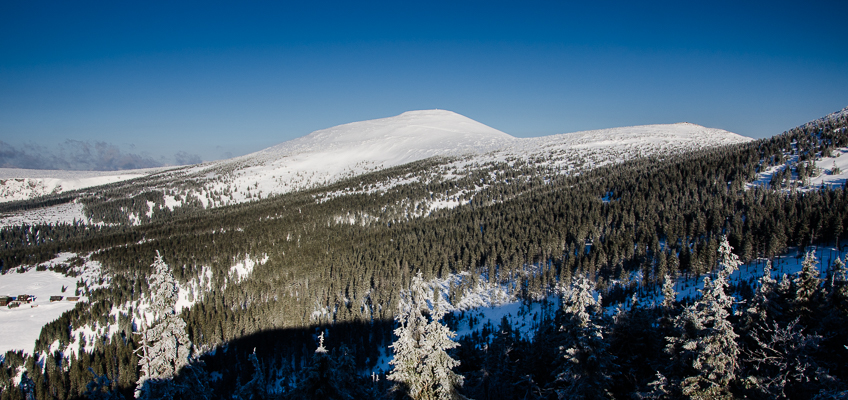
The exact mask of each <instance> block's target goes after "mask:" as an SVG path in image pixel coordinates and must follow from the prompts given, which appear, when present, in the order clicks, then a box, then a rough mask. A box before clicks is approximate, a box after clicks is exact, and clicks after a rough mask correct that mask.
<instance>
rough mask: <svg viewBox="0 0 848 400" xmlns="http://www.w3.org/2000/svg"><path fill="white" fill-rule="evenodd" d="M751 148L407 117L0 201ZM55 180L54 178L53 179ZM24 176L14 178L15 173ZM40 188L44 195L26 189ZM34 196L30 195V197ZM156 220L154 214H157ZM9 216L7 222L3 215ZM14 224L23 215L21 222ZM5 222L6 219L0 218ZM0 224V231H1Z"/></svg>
mask: <svg viewBox="0 0 848 400" xmlns="http://www.w3.org/2000/svg"><path fill="white" fill-rule="evenodd" d="M749 140H752V139H750V138H747V137H743V136H740V135H737V134H734V133H731V132H728V131H724V130H720V129H711V128H705V127H702V126H699V125H694V124H689V123H680V124H669V125H645V126H634V127H625V128H613V129H603V130H595V131H585V132H575V133H566V134H560V135H552V136H544V137H537V138H515V137H513V136H510V135H508V134H506V133H504V132H501V131H498V130H496V129H494V128H491V127H489V126H486V125H484V124H481V123H479V122H477V121H474V120H472V119H470V118H467V117H464V116H462V115H459V114H457V113H454V112H451V111H445V110H423V111H409V112H405V113H403V114H401V115H398V116H395V117H389V118H382V119H375V120H369V121H361V122H353V123H349V124H344V125H339V126H336V127H332V128H328V129H323V130H319V131H315V132H312V133H310V134H309V135H306V136H304V137H301V138H298V139H294V140H290V141H287V142H284V143H281V144H279V145H276V146H273V147H270V148H268V149H265V150H262V151H259V152H256V153H252V154H248V155H245V156H241V157H236V158H233V159H229V160H221V161H215V162H208V163H204V164H198V165H196V166H192V167H181V168H176V169H171V170H164V169H154V170H137V171H121V172H119V173H114V172H113V173H110V174H105V173H96V175H95V176H91V175H87V173H71V175H68V174H69V173H68V172H65V171H39V172H40V174H39V175H38V176H33V177H26V178H27V180H26V181H22V180H21V179H22V178H23V177H20V176H13V175H12V172H15V171H20V170H9V169H0V180H2V179H5V178H18V179H11V180H10V179H5V180H3V181H0V201H9V200H17V199H23V198H29V197H30V196H37V195H41V194H44V193H56V192H62V191H67V190H71V189H81V188H86V187H90V186H95V185H100V184H105V183H111V182H117V181H120V180H125V179H129V178H133V177H142V176H149V175H152V174H154V173H158V175H157V176H159V177H163V179H166V180H168V179H170V180H171V181H172V182H173V184H169V185H167V187H163V190H165V189H167V188H175V187H180V185H179V182H180V181H186V180H190V181H192V182H193V184H192V185H187V186H189V187H188V188H186V189H184V190H183V191H182V192H181V193H180V194H181V196H179V197H174V196H166V200H167V203H168V207H169V208H173V207H174V206H179V205H181V204H183V203H184V202H185V201H187V199H189V198H193V199H196V200H197V201H199V202H200V203H202V204H203V206H204V207H215V206H222V205H227V204H234V203H241V202H245V201H249V200H252V199H257V198H265V197H268V196H270V195H276V194H283V193H288V192H292V191H297V190H302V189H308V188H313V187H317V186H321V185H325V184H329V183H333V182H337V181H339V180H341V179H345V178H348V177H351V176H356V175H359V174H363V173H367V172H371V171H376V170H379V169H383V168H389V167H393V166H398V165H402V164H406V163H410V162H413V161H418V160H423V159H426V158H430V157H434V156H469V157H464V158H463V161H461V162H458V163H454V164H453V165H452V167H451V168H453V171H451V172H449V173H448V175H449V176H452V175H454V174H462V173H463V171H464V170H465V168H466V167H467V166H469V165H473V164H482V163H486V162H497V161H506V162H510V160H513V161H514V160H522V159H524V160H526V159H531V158H532V159H535V160H537V162H539V161H538V160H543V161H542V162H543V163H547V165H549V166H552V167H554V168H558V169H559V170H561V171H562V172H563V173H568V172H569V171H573V170H575V169H576V170H577V171H579V170H580V169H582V168H593V167H596V166H599V165H603V164H607V163H615V162H621V161H624V160H627V159H632V158H636V157H640V156H648V155H660V154H670V153H678V152H682V151H688V150H695V149H699V148H705V147H714V146H720V145H725V144H733V143H741V142H745V141H749ZM50 172H55V174H54V175H56V176H55V177H54V176H51V174H50ZM19 174H20V172H18V175H19ZM39 185H41V186H43V190H29V189H26V188H27V187H33V186H35V187H39ZM27 190H29V191H27ZM151 212H152V210H151ZM7 217H8V216H7ZM17 218H18V219H17V220H16V223H19V222H18V221H20V220H21V218H23V219H24V220H25V219H26V217H23V216H17ZM0 219H4V218H0ZM2 222H3V221H0V225H5V224H4V223H2Z"/></svg>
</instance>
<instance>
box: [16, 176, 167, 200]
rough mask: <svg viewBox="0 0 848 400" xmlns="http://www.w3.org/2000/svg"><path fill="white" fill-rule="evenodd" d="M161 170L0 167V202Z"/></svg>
mask: <svg viewBox="0 0 848 400" xmlns="http://www.w3.org/2000/svg"><path fill="white" fill-rule="evenodd" d="M164 169H166V168H147V169H137V170H127V171H58V170H37V169H20V168H0V203H2V202H7V201H14V200H26V199H30V198H33V197H38V196H43V195H46V194H52V193H61V192H67V191H70V190H77V189H84V188H89V187H93V186H100V185H106V184H109V183H115V182H121V181H125V180H129V179H134V178H139V177H142V176H145V175H149V174H151V173H154V172H159V171H162V170H164Z"/></svg>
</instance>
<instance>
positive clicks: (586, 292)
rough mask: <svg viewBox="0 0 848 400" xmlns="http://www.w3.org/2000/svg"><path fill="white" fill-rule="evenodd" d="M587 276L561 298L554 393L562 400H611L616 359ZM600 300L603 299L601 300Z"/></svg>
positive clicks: (580, 278)
mask: <svg viewBox="0 0 848 400" xmlns="http://www.w3.org/2000/svg"><path fill="white" fill-rule="evenodd" d="M594 289H595V285H594V282H592V281H590V280H589V279H588V278H586V277H585V276H578V277H575V278H574V279H573V280H572V283H571V286H570V287H568V288H566V289H565V291H564V294H563V298H562V315H561V321H562V324H561V325H560V333H561V338H562V340H561V342H560V345H559V351H560V358H559V359H558V361H557V362H556V364H555V365H554V368H555V369H556V370H555V372H556V380H555V381H554V382H553V383H552V389H554V391H555V392H556V394H557V396H558V397H559V398H560V399H563V398H567V399H602V398H611V397H612V394H611V393H610V388H611V386H612V383H613V376H612V374H613V371H615V370H616V368H615V363H614V361H615V356H613V355H612V354H611V353H610V351H609V343H608V341H607V340H605V338H604V336H605V334H606V328H605V326H606V325H607V322H606V321H602V319H603V318H604V317H603V310H602V309H601V307H600V301H596V300H595V298H594V296H593V294H592V292H593V291H594ZM599 300H600V299H599Z"/></svg>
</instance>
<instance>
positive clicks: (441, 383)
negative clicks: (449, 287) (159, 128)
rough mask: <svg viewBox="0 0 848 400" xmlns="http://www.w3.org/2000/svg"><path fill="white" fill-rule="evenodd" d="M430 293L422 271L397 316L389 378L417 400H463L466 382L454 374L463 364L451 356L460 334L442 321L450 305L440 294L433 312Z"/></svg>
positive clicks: (435, 299)
mask: <svg viewBox="0 0 848 400" xmlns="http://www.w3.org/2000/svg"><path fill="white" fill-rule="evenodd" d="M427 291H428V289H427V287H426V285H425V283H424V280H423V278H422V275H421V272H420V271H419V272H418V274H417V275H416V276H415V277H413V278H412V283H411V285H410V288H409V290H408V291H404V293H403V294H402V295H401V299H400V303H399V308H400V309H399V312H398V315H397V317H395V319H396V320H397V323H398V325H399V326H398V328H397V329H395V335H396V336H397V340H396V341H395V342H394V343H392V345H391V346H390V347H391V348H392V351H393V352H394V359H393V360H392V361H390V364H391V365H392V366H393V369H392V372H391V373H389V375H388V379H390V380H392V381H395V382H396V386H395V390H399V391H403V392H405V393H406V394H407V395H408V396H409V397H410V398H412V399H415V400H431V399H444V400H447V399H461V398H463V396H462V395H460V394H459V393H458V391H457V390H458V388H459V387H461V386H462V383H463V380H464V379H463V377H462V376H461V375H459V374H457V373H455V372H453V368H454V367H456V366H458V365H459V361H456V360H454V359H452V358H451V357H450V356H449V355H448V353H447V350H449V349H452V348H455V347H457V346H459V344H457V343H456V342H454V341H453V338H454V336H456V334H455V333H454V332H452V331H451V330H450V329H449V328H448V327H447V326H445V325H444V324H442V323H441V322H440V320H441V319H442V317H444V315H445V313H446V309H447V307H446V306H447V304H446V303H445V301H444V299H443V298H442V296H441V295H439V294H437V295H434V296H433V299H432V306H433V308H432V309H430V306H429V305H428V301H427V300H428V298H427V297H428V296H427V293H426V292H427Z"/></svg>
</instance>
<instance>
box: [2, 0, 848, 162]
mask: <svg viewBox="0 0 848 400" xmlns="http://www.w3.org/2000/svg"><path fill="white" fill-rule="evenodd" d="M587 3H591V4H587ZM845 15H848V2H845V1H830V2H815V1H808V2H785V3H784V2H779V1H771V2H754V1H752V2H739V1H733V2H721V1H709V2H706V1H675V2H632V1H596V2H568V1H560V2H528V1H524V2H520V3H519V2H498V1H452V2H440V1H427V2H417V1H393V2H322V1H311V2H298V3H294V2H263V1H249V2H217V1H203V2H189V1H180V2H174V1H169V2H159V1H145V2H124V1H108V2H105V1H104V2H87V1H81V2H67V1H63V2H43V1H37V0H36V1H19V2H15V1H6V0H4V1H0V142H2V143H0V147H5V148H0V164H2V161H3V160H2V157H3V154H4V152H5V154H6V155H7V158H6V160H7V162H6V164H7V166H10V165H11V164H10V163H14V162H12V161H8V160H11V159H17V160H18V161H16V162H18V163H19V164H21V163H22V161H20V160H22V159H25V158H24V157H17V158H14V157H11V158H10V157H9V156H8V154H9V153H14V154H19V155H27V156H32V157H30V158H26V159H28V160H30V162H29V164H27V165H26V166H32V165H37V164H44V165H47V164H50V162H49V160H48V159H46V158H44V157H41V158H39V156H38V154H50V155H51V157H53V158H51V160H54V161H55V160H58V159H62V160H68V159H72V158H73V159H79V158H81V157H83V156H85V155H86V154H92V156H91V157H101V156H103V154H112V155H113V156H114V154H116V153H117V154H119V155H120V156H121V157H118V158H116V159H117V160H129V161H126V162H124V163H123V164H120V163H116V164H114V165H113V167H115V168H120V167H127V166H145V165H147V164H145V163H148V164H150V163H154V164H155V163H160V164H161V163H168V164H173V163H176V162H190V161H197V160H199V159H203V160H212V159H218V158H224V157H230V156H235V155H241V154H246V153H249V152H252V151H257V150H260V149H262V148H265V147H268V146H272V145H274V144H277V143H280V142H283V141H285V140H289V139H293V138H295V137H299V136H303V135H306V134H308V133H309V132H312V131H314V130H317V129H323V128H327V127H330V126H334V125H338V124H342V123H347V122H353V121H361V120H366V119H373V118H381V117H388V116H393V115H397V114H400V113H402V112H404V111H408V110H416V109H430V108H441V109H448V110H451V111H455V112H458V113H460V114H463V115H465V116H468V117H470V118H472V119H475V120H477V121H480V122H482V123H484V124H487V125H489V126H492V127H494V128H497V129H500V130H502V131H504V132H506V133H509V134H511V135H514V136H519V137H528V136H541V135H549V134H555V133H565V132H573V131H579V130H587V129H600V128H610V127H616V126H627V125H640V124H651V123H674V122H682V121H687V122H692V123H696V124H700V125H705V126H709V127H716V128H723V129H727V130H730V131H733V132H736V133H739V134H742V135H746V136H751V137H755V138H759V137H766V136H772V135H774V134H778V133H780V132H783V131H784V130H786V129H789V128H792V127H794V126H797V125H799V124H802V123H804V122H807V121H809V120H811V119H816V118H819V117H821V116H824V115H826V114H828V113H830V112H833V111H837V110H839V109H841V108H843V107H845V106H848V41H846V40H845V38H846V37H848V24H846V23H845V21H844V16H845ZM98 145H99V146H100V147H97V146H98ZM95 148H98V149H100V150H103V149H107V150H110V151H111V152H110V151H106V152H105V153H104V152H103V151H99V150H98V151H95ZM175 155H178V156H177V157H175ZM119 164H120V165H119ZM50 165H55V166H60V167H63V168H83V167H85V168H109V166H110V165H112V164H109V163H105V164H97V166H94V167H93V165H94V164H91V163H89V164H80V163H74V162H68V163H66V164H61V163H54V164H50ZM18 166H24V165H18Z"/></svg>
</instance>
